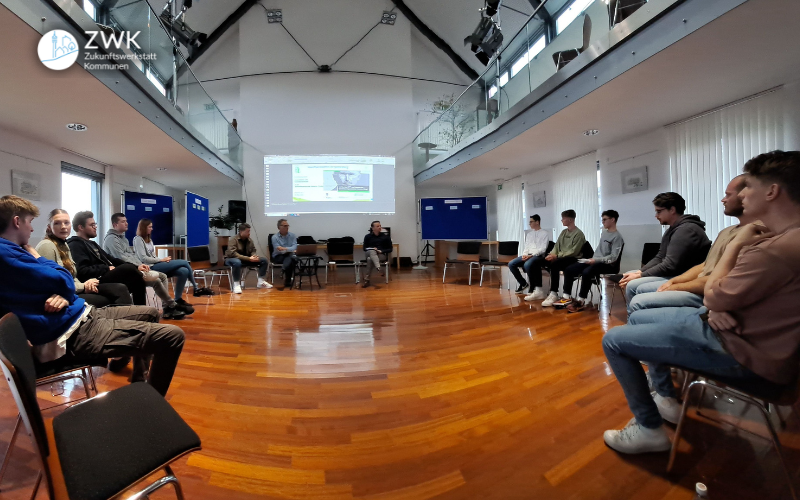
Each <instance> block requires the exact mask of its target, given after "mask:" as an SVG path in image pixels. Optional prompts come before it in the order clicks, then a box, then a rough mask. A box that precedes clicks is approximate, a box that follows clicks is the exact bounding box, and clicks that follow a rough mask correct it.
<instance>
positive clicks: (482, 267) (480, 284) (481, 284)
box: [470, 266, 486, 286]
mask: <svg viewBox="0 0 800 500" xmlns="http://www.w3.org/2000/svg"><path fill="white" fill-rule="evenodd" d="M484 269H486V266H481V282H480V283H479V284H478V286H483V271H484ZM470 274H472V271H470Z"/></svg>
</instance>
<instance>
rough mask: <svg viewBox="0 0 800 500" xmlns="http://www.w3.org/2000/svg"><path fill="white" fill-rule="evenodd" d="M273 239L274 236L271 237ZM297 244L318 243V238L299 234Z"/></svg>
mask: <svg viewBox="0 0 800 500" xmlns="http://www.w3.org/2000/svg"><path fill="white" fill-rule="evenodd" d="M270 239H272V238H270ZM297 244H298V245H316V244H317V240H315V239H314V238H313V237H311V236H298V237H297Z"/></svg>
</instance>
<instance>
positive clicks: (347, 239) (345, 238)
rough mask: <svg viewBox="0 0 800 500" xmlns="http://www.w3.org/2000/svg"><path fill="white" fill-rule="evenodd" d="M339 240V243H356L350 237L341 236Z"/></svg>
mask: <svg viewBox="0 0 800 500" xmlns="http://www.w3.org/2000/svg"><path fill="white" fill-rule="evenodd" d="M339 239H340V240H341V241H349V242H350V243H355V242H356V239H355V238H353V237H352V236H342V237H341V238H339Z"/></svg>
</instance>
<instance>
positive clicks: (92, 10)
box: [83, 0, 97, 21]
mask: <svg viewBox="0 0 800 500" xmlns="http://www.w3.org/2000/svg"><path fill="white" fill-rule="evenodd" d="M83 10H84V11H86V13H87V14H89V17H91V18H92V21H97V8H96V7H95V6H94V3H92V1H91V0H83Z"/></svg>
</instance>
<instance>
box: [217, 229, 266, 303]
mask: <svg viewBox="0 0 800 500" xmlns="http://www.w3.org/2000/svg"><path fill="white" fill-rule="evenodd" d="M225 265H226V266H231V269H232V270H233V293H242V286H241V284H240V282H241V281H242V266H246V267H249V266H252V267H255V266H258V283H257V284H256V287H258V288H272V285H271V284H270V283H268V282H267V280H266V279H264V277H265V276H266V275H267V267H268V265H267V259H266V258H265V257H260V256H259V255H258V252H257V251H256V244H255V243H253V240H252V239H250V224H247V223H243V224H239V232H238V233H237V234H236V236H234V237H232V238H231V239H230V242H228V249H227V250H225Z"/></svg>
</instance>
